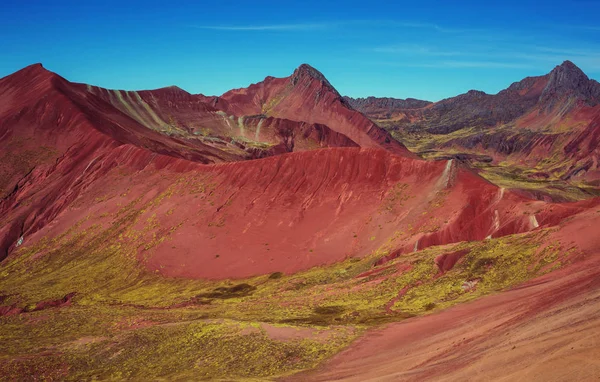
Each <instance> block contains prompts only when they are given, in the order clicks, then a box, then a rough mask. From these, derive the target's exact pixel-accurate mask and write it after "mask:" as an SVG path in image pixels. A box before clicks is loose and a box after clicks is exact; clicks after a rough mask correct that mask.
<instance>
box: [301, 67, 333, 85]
mask: <svg viewBox="0 0 600 382" xmlns="http://www.w3.org/2000/svg"><path fill="white" fill-rule="evenodd" d="M306 79H308V80H317V81H321V82H322V83H323V84H325V85H327V86H328V87H330V88H332V89H333V86H331V84H330V83H329V81H327V78H325V76H324V75H323V73H321V72H319V71H318V70H317V69H315V68H313V67H312V66H310V65H308V64H302V65H300V66H299V67H298V68H297V69H296V70H295V71H294V74H292V76H291V77H290V81H291V82H292V84H293V85H296V84H297V83H299V82H302V80H306Z"/></svg>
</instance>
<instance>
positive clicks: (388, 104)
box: [344, 97, 432, 119]
mask: <svg viewBox="0 0 600 382" xmlns="http://www.w3.org/2000/svg"><path fill="white" fill-rule="evenodd" d="M344 100H345V101H346V102H348V104H349V105H350V106H352V107H353V108H354V109H356V110H358V111H360V112H361V113H364V114H366V115H368V116H370V117H372V118H377V119H385V118H393V116H394V113H395V112H396V111H398V110H406V109H420V108H423V107H425V106H427V105H430V104H432V102H430V101H422V100H419V99H415V98H407V99H399V98H389V97H383V98H378V97H367V98H351V97H344Z"/></svg>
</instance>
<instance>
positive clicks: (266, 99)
mask: <svg viewBox="0 0 600 382" xmlns="http://www.w3.org/2000/svg"><path fill="white" fill-rule="evenodd" d="M205 100H206V101H207V102H210V104H211V105H212V106H214V107H215V108H218V109H220V110H223V111H225V112H227V113H228V114H233V115H235V116H244V115H266V116H272V117H277V118H286V119H290V120H293V121H306V122H309V123H320V124H325V125H327V126H329V127H330V128H331V129H332V130H334V131H337V132H338V133H341V134H344V135H346V136H347V137H349V138H350V139H352V140H353V141H354V142H356V143H358V144H359V145H360V146H361V147H380V148H385V149H386V150H388V151H390V152H393V153H396V154H401V155H408V156H412V154H411V153H410V152H409V151H408V150H406V148H405V147H404V146H403V145H402V144H401V143H399V142H398V141H396V140H394V139H393V138H392V137H391V136H390V134H389V133H388V132H386V131H385V130H383V129H381V128H379V127H378V126H377V125H375V124H374V123H373V122H371V121H370V120H369V119H368V118H365V116H364V115H362V114H361V113H359V112H356V111H355V110H354V109H352V107H351V106H350V105H349V104H348V103H347V102H346V101H345V100H344V98H343V97H342V96H341V95H340V94H339V93H338V92H337V90H335V89H334V87H333V86H331V84H330V83H329V81H327V79H326V78H325V77H324V76H323V74H321V73H320V72H319V71H317V70H316V69H315V68H313V67H311V66H309V65H307V64H303V65H301V66H300V67H299V68H298V69H296V70H295V71H294V73H293V74H292V75H291V76H290V77H286V78H274V77H267V78H265V80H264V81H262V82H259V83H257V84H253V85H250V86H249V87H248V88H244V89H235V90H231V91H229V92H227V93H225V94H223V95H222V96H220V97H206V98H205Z"/></svg>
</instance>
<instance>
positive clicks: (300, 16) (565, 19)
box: [0, 0, 600, 101]
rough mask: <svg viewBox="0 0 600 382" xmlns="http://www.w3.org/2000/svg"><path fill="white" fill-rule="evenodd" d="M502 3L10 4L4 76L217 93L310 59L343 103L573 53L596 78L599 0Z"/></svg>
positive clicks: (531, 71)
mask: <svg viewBox="0 0 600 382" xmlns="http://www.w3.org/2000/svg"><path fill="white" fill-rule="evenodd" d="M496 3H497V4H486V2H485V1H482V0H479V1H462V2H449V1H445V2H441V1H440V2H438V1H420V2H419V1H410V2H401V1H397V2H391V1H390V2H377V1H364V0H362V1H356V2H354V1H352V0H348V1H343V2H341V1H327V0H320V1H313V0H308V1H303V2H292V1H281V0H279V1H276V2H266V1H258V0H257V1H235V2H234V1H226V0H212V1H205V0H201V1H197V2H193V1H171V2H164V1H151V0H145V1H137V0H136V1H123V0H121V1H112V0H108V1H103V2H93V1H89V2H86V1H60V0H58V1H54V2H49V1H37V0H30V1H20V0H19V1H15V0H3V1H2V2H1V4H0V14H2V15H3V16H2V23H1V24H0V77H2V76H4V75H7V74H10V73H12V72H14V71H16V70H18V69H20V68H22V67H24V66H26V65H29V64H31V63H35V62H42V63H43V64H44V66H45V67H46V68H48V69H49V70H52V71H54V72H57V73H58V74H60V75H62V76H64V77H66V78H67V79H69V80H71V81H77V82H85V83H90V84H93V85H98V86H103V87H108V88H118V89H128V90H134V89H151V88H157V87H162V86H168V85H178V86H180V87H182V88H184V89H186V90H188V91H190V92H192V93H203V94H221V93H223V92H225V91H227V90H229V89H231V88H238V87H245V86H247V85H249V84H250V83H254V82H258V81H261V80H262V79H263V78H264V77H265V76H267V75H272V76H277V77H283V76H287V75H289V74H291V72H292V71H293V70H294V69H295V68H296V67H297V66H299V65H300V64H302V63H309V64H311V65H312V66H314V67H315V68H317V69H319V70H320V71H321V72H323V74H324V75H325V76H326V77H327V78H328V79H329V80H330V82H331V83H332V84H333V85H334V86H335V87H336V88H337V89H338V90H339V91H340V93H342V94H345V95H350V96H354V97H359V96H368V95H375V96H391V97H398V98H406V97H414V98H422V99H428V100H433V101H435V100H439V99H442V98H446V97H450V96H454V95H457V94H459V93H463V92H465V91H468V90H470V89H478V90H483V91H486V92H488V93H496V92H497V91H499V90H501V89H503V88H505V87H507V86H508V85H510V83H512V82H514V81H517V80H519V79H521V78H523V77H526V76H529V75H540V74H544V73H546V72H548V71H550V70H551V69H552V68H553V67H554V66H555V65H558V64H560V63H561V62H562V61H564V60H566V59H569V60H571V61H573V62H574V63H575V64H576V65H578V66H579V67H581V68H582V69H583V70H584V71H585V72H586V73H587V74H588V75H589V76H590V77H592V78H595V79H599V78H600V21H599V20H600V19H599V18H598V14H600V2H599V1H585V0H581V1H565V0H563V1H560V2H558V1H557V2H552V1H550V2H548V1H546V2H543V5H540V4H542V3H541V2H539V1H537V2H533V1H527V0H521V1H511V0H509V1H503V2H496ZM536 3H537V4H536Z"/></svg>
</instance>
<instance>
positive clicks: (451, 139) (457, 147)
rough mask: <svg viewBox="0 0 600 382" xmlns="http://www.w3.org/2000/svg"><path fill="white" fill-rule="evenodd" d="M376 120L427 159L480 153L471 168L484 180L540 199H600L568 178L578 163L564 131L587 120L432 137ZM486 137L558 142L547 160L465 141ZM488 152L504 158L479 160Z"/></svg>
mask: <svg viewBox="0 0 600 382" xmlns="http://www.w3.org/2000/svg"><path fill="white" fill-rule="evenodd" d="M375 122H376V123H377V124H378V125H379V126H381V127H383V128H385V129H387V130H389V131H390V133H391V134H392V136H393V137H394V138H395V139H397V140H398V141H400V142H402V143H403V144H404V145H405V146H406V147H407V148H408V149H409V150H410V151H412V152H415V153H418V154H419V155H420V156H421V157H423V158H424V159H430V160H436V159H447V158H449V157H451V156H454V155H459V154H462V155H464V154H468V155H474V156H475V157H474V158H475V159H473V160H471V161H470V162H471V166H473V167H474V168H476V169H478V171H479V174H480V175H481V176H483V177H484V178H486V179H487V180H489V181H490V182H492V183H494V184H496V185H498V186H500V187H504V188H507V189H523V190H526V191H530V192H533V193H534V194H537V195H540V196H548V197H550V198H552V199H553V200H555V201H576V200H583V199H587V198H590V197H595V196H600V189H599V188H598V187H597V186H594V185H591V184H588V183H586V182H584V181H581V180H579V181H578V180H576V178H574V179H569V180H565V175H567V173H568V171H570V170H571V169H572V167H573V166H574V165H575V162H574V161H573V160H572V159H571V158H569V157H568V155H566V154H565V152H564V145H566V144H567V143H568V140H567V139H566V138H565V137H568V136H565V135H564V133H565V132H567V131H573V130H572V129H576V128H582V126H583V125H582V124H581V122H574V121H570V120H566V121H563V122H562V123H561V124H558V123H555V124H553V125H552V126H553V128H550V127H548V126H547V127H546V128H544V129H542V128H539V129H527V128H522V127H519V128H517V127H515V126H514V124H507V125H500V126H497V127H486V128H481V127H476V124H475V126H472V127H465V128H463V129H459V130H456V131H453V132H451V133H448V134H432V133H429V132H427V131H426V130H425V129H410V130H409V129H404V128H398V127H397V126H396V125H397V121H394V120H376V121H375ZM549 126H550V125H549ZM482 134H483V135H486V136H489V137H492V136H498V137H504V139H505V140H506V141H507V142H510V141H511V139H513V138H514V140H515V141H517V142H520V143H521V144H522V145H523V144H524V143H523V142H524V141H526V140H527V139H530V140H544V139H546V140H548V141H550V142H554V143H553V144H552V145H551V146H550V147H549V148H548V151H547V152H544V153H543V155H542V156H536V154H534V153H532V154H527V153H526V150H525V152H521V151H519V150H516V151H515V152H514V153H512V154H506V153H501V152H496V150H495V149H494V148H484V147H482V146H481V144H478V145H475V146H474V147H470V146H469V145H468V144H466V145H464V144H461V143H460V142H469V141H470V140H472V141H474V142H477V141H478V137H480V136H481V135H482ZM498 139H501V138H498ZM509 144H510V143H507V145H509ZM514 144H516V143H514ZM482 154H484V156H485V154H490V155H498V156H499V157H501V158H503V159H502V161H500V163H497V162H498V159H497V158H496V160H494V161H493V162H487V161H483V160H479V159H476V158H479V156H480V155H482ZM538 155H539V154H538ZM480 159H481V158H480ZM490 159H491V158H487V160H490Z"/></svg>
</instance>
